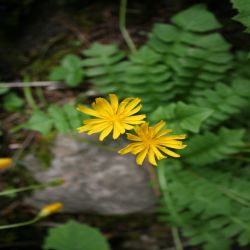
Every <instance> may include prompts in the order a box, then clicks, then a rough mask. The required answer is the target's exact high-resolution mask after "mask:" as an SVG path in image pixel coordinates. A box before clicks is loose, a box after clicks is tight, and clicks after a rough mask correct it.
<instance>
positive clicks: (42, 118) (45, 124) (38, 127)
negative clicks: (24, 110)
mask: <svg viewBox="0 0 250 250" xmlns="http://www.w3.org/2000/svg"><path fill="white" fill-rule="evenodd" d="M52 127H53V120H52V119H51V118H50V117H49V116H48V115H47V114H46V113H44V112H42V111H40V110H35V111H33V113H32V116H31V118H30V119H29V121H28V122H27V123H26V124H25V128H27V129H31V130H35V131H39V132H40V133H42V134H44V135H46V134H48V133H49V132H50V131H51V129H52Z"/></svg>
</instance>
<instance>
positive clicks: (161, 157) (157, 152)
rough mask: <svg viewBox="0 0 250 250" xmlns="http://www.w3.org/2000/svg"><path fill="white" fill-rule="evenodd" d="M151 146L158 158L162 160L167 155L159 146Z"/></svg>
mask: <svg viewBox="0 0 250 250" xmlns="http://www.w3.org/2000/svg"><path fill="white" fill-rule="evenodd" d="M150 148H151V149H152V150H153V152H154V153H155V156H156V158H157V159H158V160H162V159H164V158H166V156H165V155H163V154H162V153H161V152H160V151H159V150H158V149H157V147H155V146H153V145H151V146H150Z"/></svg>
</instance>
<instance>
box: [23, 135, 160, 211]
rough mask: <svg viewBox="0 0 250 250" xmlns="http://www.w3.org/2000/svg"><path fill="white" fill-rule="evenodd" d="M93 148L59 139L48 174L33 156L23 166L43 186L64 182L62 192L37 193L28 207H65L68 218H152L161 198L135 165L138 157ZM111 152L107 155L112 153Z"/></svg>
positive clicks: (104, 147)
mask: <svg viewBox="0 0 250 250" xmlns="http://www.w3.org/2000/svg"><path fill="white" fill-rule="evenodd" d="M84 138H85V139H86V136H85V137H82V139H84ZM87 138H88V139H89V138H92V139H91V143H89V142H86V141H85V142H84V141H82V140H81V138H80V139H79V140H80V141H78V140H76V139H74V138H73V137H69V136H63V135H59V136H58V137H57V138H56V140H55V143H54V147H53V160H52V163H51V166H50V168H49V169H47V170H44V169H42V167H41V164H40V163H39V161H38V160H37V159H36V158H35V157H34V156H32V155H28V156H26V157H25V159H24V162H25V165H26V166H27V168H28V169H29V170H30V171H31V172H32V174H33V176H34V178H35V179H36V180H37V181H39V182H48V181H50V180H52V179H64V180H65V183H64V184H63V185H61V186H57V187H52V188H46V189H44V190H37V191H34V192H33V195H32V197H30V198H28V200H27V202H28V203H29V204H31V205H34V206H36V207H41V206H43V205H45V204H48V203H52V202H57V201H60V202H62V203H64V206H65V207H64V211H66V212H72V213H77V212H83V211H89V212H97V213H100V214H128V213H134V212H151V211H152V209H153V208H154V205H155V201H156V197H155V195H154V194H153V192H152V189H151V188H150V185H149V184H150V180H149V176H148V173H147V171H146V169H145V166H144V167H138V166H137V165H136V164H135V159H134V156H128V155H126V156H120V155H119V154H118V153H117V151H114V150H113V151H111V150H110V149H111V147H113V146H114V145H115V147H117V148H121V147H122V145H118V144H117V143H115V144H114V142H113V141H112V142H110V143H108V144H107V145H104V144H103V143H101V142H98V141H97V140H93V137H89V136H88V137H87ZM107 149H108V150H107Z"/></svg>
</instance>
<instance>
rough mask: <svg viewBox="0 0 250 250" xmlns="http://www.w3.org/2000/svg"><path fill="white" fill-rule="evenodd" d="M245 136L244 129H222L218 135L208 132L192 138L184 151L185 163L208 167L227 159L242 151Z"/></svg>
mask: <svg viewBox="0 0 250 250" xmlns="http://www.w3.org/2000/svg"><path fill="white" fill-rule="evenodd" d="M243 135H244V130H243V129H226V128H221V129H220V130H219V132H218V133H217V134H214V133H211V132H206V133H205V134H204V135H195V136H192V137H191V138H190V140H189V141H188V147H187V148H186V149H184V150H183V151H182V155H183V157H184V162H187V163H189V164H192V165H206V164H211V163H214V162H217V161H219V160H223V159H227V157H228V155H231V154H234V153H237V152H240V151H241V148H242V147H243V146H244V142H243V140H242V139H243Z"/></svg>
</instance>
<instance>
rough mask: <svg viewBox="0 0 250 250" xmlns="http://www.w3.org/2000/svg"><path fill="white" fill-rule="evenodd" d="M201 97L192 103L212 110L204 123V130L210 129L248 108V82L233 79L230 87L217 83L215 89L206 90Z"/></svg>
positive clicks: (249, 85)
mask: <svg viewBox="0 0 250 250" xmlns="http://www.w3.org/2000/svg"><path fill="white" fill-rule="evenodd" d="M201 95H202V97H198V98H195V99H193V102H194V103H195V104H196V105H199V106H200V107H208V108H211V109H212V110H214V113H213V114H212V116H211V117H210V119H208V120H207V121H206V122H205V123H206V128H207V127H210V128H211V127H213V126H216V125H218V124H220V123H221V122H223V121H225V120H228V119H229V118H230V117H232V115H235V114H239V113H241V112H242V111H243V110H246V109H247V108H249V107H250V102H249V98H250V81H249V80H248V79H243V78H235V79H234V80H233V81H232V83H231V84H230V85H226V84H222V83H218V84H217V85H216V86H215V89H213V90H211V89H206V90H204V91H203V93H202V94H201Z"/></svg>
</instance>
